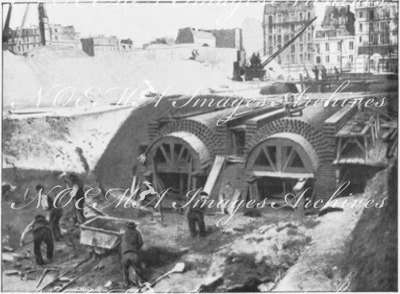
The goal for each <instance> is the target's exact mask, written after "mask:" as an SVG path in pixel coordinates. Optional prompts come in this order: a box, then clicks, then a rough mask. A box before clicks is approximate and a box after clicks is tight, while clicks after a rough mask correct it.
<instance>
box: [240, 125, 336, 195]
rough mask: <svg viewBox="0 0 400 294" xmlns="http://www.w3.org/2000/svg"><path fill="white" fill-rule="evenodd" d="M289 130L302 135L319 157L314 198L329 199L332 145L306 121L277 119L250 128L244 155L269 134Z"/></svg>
mask: <svg viewBox="0 0 400 294" xmlns="http://www.w3.org/2000/svg"><path fill="white" fill-rule="evenodd" d="M282 132H290V133H295V134H298V135H301V136H302V137H304V138H305V139H306V140H307V141H308V142H309V143H310V144H311V145H312V146H313V148H314V150H315V152H316V153H317V155H318V158H319V167H318V170H317V172H316V184H315V189H316V199H329V197H330V196H331V195H332V193H333V192H334V191H335V187H336V182H335V167H334V166H333V165H332V158H333V157H334V154H335V150H334V145H333V148H332V144H331V141H330V140H329V139H328V138H327V137H326V136H325V134H324V133H322V132H320V131H318V130H316V129H315V128H313V127H312V126H311V125H310V124H308V123H307V122H304V121H301V120H296V119H285V118H283V119H279V120H276V121H273V122H271V123H268V124H267V125H265V126H263V127H262V128H261V129H259V130H254V129H253V128H251V129H250V130H249V133H248V134H246V155H247V156H248V155H249V153H250V151H251V150H252V149H253V148H254V147H255V146H256V145H257V144H258V143H260V142H262V141H264V140H266V139H267V138H268V137H269V136H271V135H274V134H277V133H282Z"/></svg>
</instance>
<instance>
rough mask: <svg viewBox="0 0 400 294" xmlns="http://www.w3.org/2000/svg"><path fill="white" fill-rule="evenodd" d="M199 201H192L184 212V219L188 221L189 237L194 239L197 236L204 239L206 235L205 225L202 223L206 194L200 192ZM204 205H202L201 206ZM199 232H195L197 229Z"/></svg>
mask: <svg viewBox="0 0 400 294" xmlns="http://www.w3.org/2000/svg"><path fill="white" fill-rule="evenodd" d="M197 198H200V201H197V200H196V199H193V200H192V201H191V203H190V205H189V206H188V208H187V210H186V218H187V219H188V224H189V231H190V235H191V236H192V237H193V238H195V237H197V236H200V237H205V235H206V225H205V223H204V214H205V210H206V205H205V203H204V202H205V201H206V200H207V199H208V194H207V193H206V192H200V193H199V196H198V197H197ZM203 203H204V205H202V204H203ZM196 226H198V227H199V231H197V227H196Z"/></svg>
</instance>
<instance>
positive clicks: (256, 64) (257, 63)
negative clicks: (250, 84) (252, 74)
mask: <svg viewBox="0 0 400 294" xmlns="http://www.w3.org/2000/svg"><path fill="white" fill-rule="evenodd" d="M250 66H251V67H252V68H256V69H259V68H261V58H260V53H253V55H252V56H251V58H250Z"/></svg>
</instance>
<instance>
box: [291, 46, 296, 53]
mask: <svg viewBox="0 0 400 294" xmlns="http://www.w3.org/2000/svg"><path fill="white" fill-rule="evenodd" d="M290 52H292V53H295V52H296V45H294V44H293V45H291V46H290Z"/></svg>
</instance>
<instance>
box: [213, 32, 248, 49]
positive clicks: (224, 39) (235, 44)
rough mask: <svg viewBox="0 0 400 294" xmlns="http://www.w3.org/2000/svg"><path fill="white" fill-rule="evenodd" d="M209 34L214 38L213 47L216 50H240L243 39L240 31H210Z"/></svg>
mask: <svg viewBox="0 0 400 294" xmlns="http://www.w3.org/2000/svg"><path fill="white" fill-rule="evenodd" d="M211 33H212V34H213V35H214V37H215V41H216V44H215V46H216V47H217V48H235V49H237V50H242V48H243V38H242V30H241V29H239V28H235V29H226V30H212V31H211Z"/></svg>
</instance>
